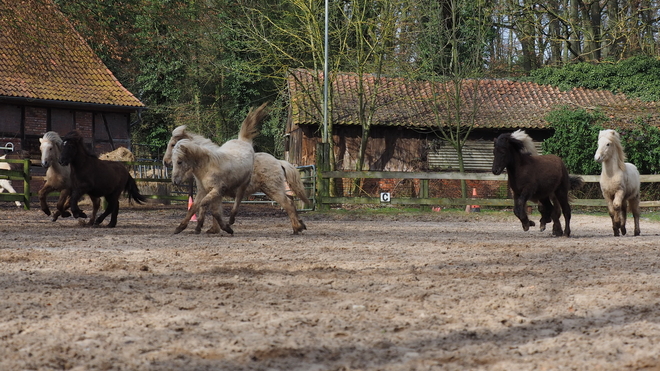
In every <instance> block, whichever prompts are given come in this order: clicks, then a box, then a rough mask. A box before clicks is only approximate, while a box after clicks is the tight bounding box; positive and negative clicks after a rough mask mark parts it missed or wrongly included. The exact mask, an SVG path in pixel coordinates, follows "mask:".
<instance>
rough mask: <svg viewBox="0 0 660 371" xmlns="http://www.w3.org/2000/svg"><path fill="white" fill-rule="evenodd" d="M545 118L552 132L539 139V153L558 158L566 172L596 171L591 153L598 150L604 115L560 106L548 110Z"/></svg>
mask: <svg viewBox="0 0 660 371" xmlns="http://www.w3.org/2000/svg"><path fill="white" fill-rule="evenodd" d="M546 120H547V121H548V122H549V123H550V126H551V127H552V128H553V129H554V130H555V132H554V135H553V136H552V137H550V138H548V139H546V140H545V141H544V142H543V153H552V154H555V155H557V156H559V157H561V158H562V160H564V163H565V164H566V167H567V168H568V171H569V172H570V173H573V174H584V175H594V174H600V170H601V165H600V164H599V163H597V162H596V161H594V154H595V153H596V149H598V132H599V131H600V130H602V129H603V126H602V125H603V123H605V122H607V117H606V116H605V115H603V114H602V113H601V112H598V111H596V112H594V113H590V112H587V111H586V110H584V109H578V110H572V109H570V108H568V107H564V108H561V109H558V110H554V111H552V112H550V113H549V114H548V116H547V117H546Z"/></svg>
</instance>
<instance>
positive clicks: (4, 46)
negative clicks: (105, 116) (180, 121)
mask: <svg viewBox="0 0 660 371" xmlns="http://www.w3.org/2000/svg"><path fill="white" fill-rule="evenodd" d="M0 96H5V97H16V98H29V99H45V100H57V101H69V102H76V103H91V104H102V105H113V106H126V107H144V104H143V103H142V102H140V100H138V99H137V98H136V97H135V96H133V94H131V92H129V91H128V90H126V88H124V87H123V86H122V85H121V84H120V83H119V81H117V79H116V78H115V77H114V75H113V74H112V72H110V70H108V68H107V67H106V66H105V65H104V64H103V62H102V61H101V60H100V59H99V58H98V56H97V55H96V54H95V53H94V52H93V51H92V49H91V48H90V47H89V45H87V43H86V42H85V41H84V40H83V39H82V38H81V37H80V35H78V33H77V32H76V31H75V30H74V29H73V27H72V26H71V25H70V24H69V22H68V21H67V19H66V17H65V16H64V15H63V14H62V13H61V12H60V11H59V10H57V8H56V7H55V5H53V3H52V2H51V0H0Z"/></svg>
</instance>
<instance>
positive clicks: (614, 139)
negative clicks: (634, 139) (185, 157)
mask: <svg viewBox="0 0 660 371" xmlns="http://www.w3.org/2000/svg"><path fill="white" fill-rule="evenodd" d="M603 137H604V138H607V139H608V140H609V141H610V143H612V145H613V146H614V153H615V154H616V158H617V166H618V167H619V169H621V170H622V171H626V159H627V157H626V153H625V152H624V151H623V146H622V145H621V137H620V136H619V133H617V132H616V131H615V130H613V129H605V130H601V131H600V133H598V139H600V138H603Z"/></svg>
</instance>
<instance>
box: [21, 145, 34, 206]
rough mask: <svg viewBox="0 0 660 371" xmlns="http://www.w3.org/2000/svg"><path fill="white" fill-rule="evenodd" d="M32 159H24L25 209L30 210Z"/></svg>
mask: <svg viewBox="0 0 660 371" xmlns="http://www.w3.org/2000/svg"><path fill="white" fill-rule="evenodd" d="M30 165H31V162H30V159H29V158H26V159H24V160H23V209H25V210H30V195H31V194H32V193H30V179H31V178H32V177H31V176H30Z"/></svg>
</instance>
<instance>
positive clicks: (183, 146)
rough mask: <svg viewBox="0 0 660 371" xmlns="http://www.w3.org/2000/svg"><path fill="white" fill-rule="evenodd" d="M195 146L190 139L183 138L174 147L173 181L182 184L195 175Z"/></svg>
mask: <svg viewBox="0 0 660 371" xmlns="http://www.w3.org/2000/svg"><path fill="white" fill-rule="evenodd" d="M195 147H196V145H195V144H194V143H193V142H192V141H191V140H190V139H181V140H179V141H177V142H176V144H175V145H174V148H173V149H172V157H171V159H172V160H171V161H172V183H174V184H175V185H182V184H184V183H185V182H187V181H188V180H190V178H192V176H193V168H194V166H195V161H194V157H195V152H196V151H195Z"/></svg>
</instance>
